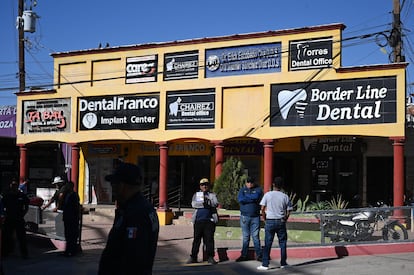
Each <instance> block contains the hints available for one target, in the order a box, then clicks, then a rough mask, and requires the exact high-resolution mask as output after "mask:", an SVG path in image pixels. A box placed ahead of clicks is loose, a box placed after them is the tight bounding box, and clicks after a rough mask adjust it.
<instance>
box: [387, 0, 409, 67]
mask: <svg viewBox="0 0 414 275" xmlns="http://www.w3.org/2000/svg"><path fill="white" fill-rule="evenodd" d="M400 9H401V8H400V0H393V12H392V14H393V23H392V32H391V37H390V38H391V43H390V44H391V46H392V48H393V62H394V63H398V62H405V58H404V56H403V55H402V40H401V20H400Z"/></svg>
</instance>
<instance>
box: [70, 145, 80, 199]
mask: <svg viewBox="0 0 414 275" xmlns="http://www.w3.org/2000/svg"><path fill="white" fill-rule="evenodd" d="M71 148H72V149H71V156H72V164H71V165H72V170H71V172H70V180H71V181H72V182H73V184H74V190H75V191H76V192H78V180H79V145H78V144H76V143H74V144H71Z"/></svg>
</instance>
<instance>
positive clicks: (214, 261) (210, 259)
mask: <svg viewBox="0 0 414 275" xmlns="http://www.w3.org/2000/svg"><path fill="white" fill-rule="evenodd" d="M207 262H208V263H209V264H217V262H216V260H214V258H213V257H209V258H208V260H207Z"/></svg>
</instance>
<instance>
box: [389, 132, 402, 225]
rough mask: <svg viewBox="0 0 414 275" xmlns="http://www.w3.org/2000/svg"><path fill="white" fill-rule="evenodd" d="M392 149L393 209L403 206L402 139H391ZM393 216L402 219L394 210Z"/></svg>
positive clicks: (397, 211) (399, 211) (400, 212)
mask: <svg viewBox="0 0 414 275" xmlns="http://www.w3.org/2000/svg"><path fill="white" fill-rule="evenodd" d="M390 139H391V140H392V141H393V143H392V146H393V149H394V185H393V190H394V202H393V206H394V207H400V206H403V205H404V141H405V140H404V137H391V138H390ZM394 216H396V217H402V216H403V213H402V210H395V211H394Z"/></svg>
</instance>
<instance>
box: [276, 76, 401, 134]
mask: <svg viewBox="0 0 414 275" xmlns="http://www.w3.org/2000/svg"><path fill="white" fill-rule="evenodd" d="M396 93H397V91H396V77H378V78H364V79H349V80H335V81H320V82H310V83H295V84H280V85H279V84H278V85H272V86H271V114H270V126H317V125H354V124H379V123H395V122H396V120H397V103H396Z"/></svg>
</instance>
